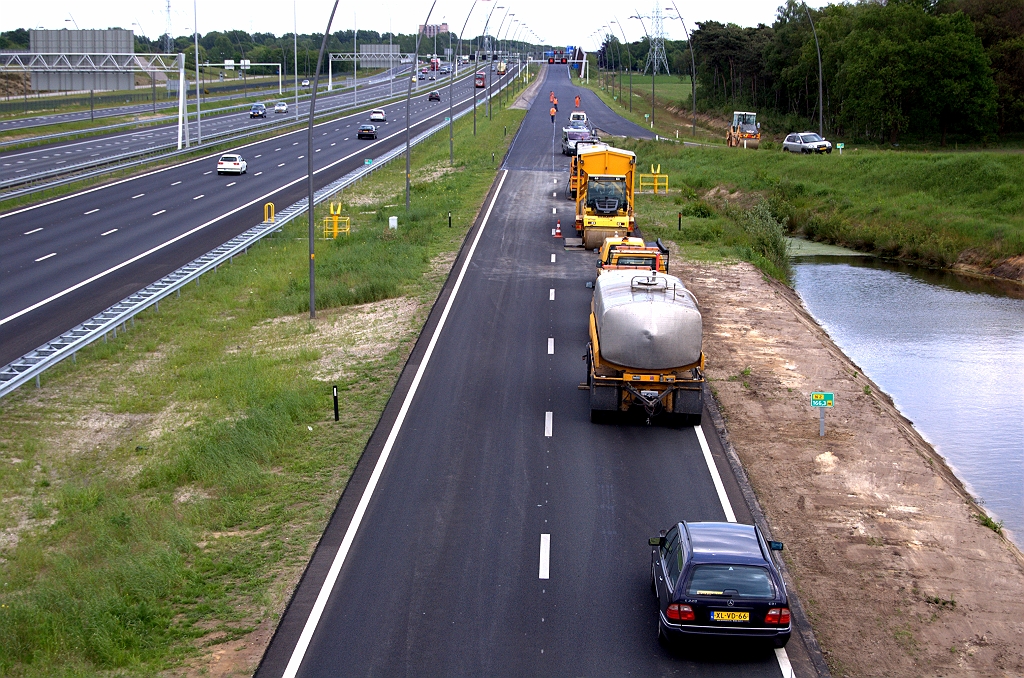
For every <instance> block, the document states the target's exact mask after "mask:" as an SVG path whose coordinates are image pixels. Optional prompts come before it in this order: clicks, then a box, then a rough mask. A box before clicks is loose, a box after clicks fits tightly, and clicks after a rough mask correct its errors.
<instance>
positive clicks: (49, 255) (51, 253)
mask: <svg viewBox="0 0 1024 678" xmlns="http://www.w3.org/2000/svg"><path fill="white" fill-rule="evenodd" d="M55 256H57V253H56V252H50V253H49V254H47V255H46V256H45V257H39V258H38V259H36V261H42V260H44V259H49V258H50V257H55Z"/></svg>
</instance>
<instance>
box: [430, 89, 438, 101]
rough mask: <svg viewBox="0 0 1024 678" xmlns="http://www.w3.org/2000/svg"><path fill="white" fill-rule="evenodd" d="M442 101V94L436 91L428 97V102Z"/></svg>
mask: <svg viewBox="0 0 1024 678" xmlns="http://www.w3.org/2000/svg"><path fill="white" fill-rule="evenodd" d="M440 100H441V93H440V92H438V91H437V90H436V89H435V90H434V91H433V92H431V93H430V94H428V95H427V101H440Z"/></svg>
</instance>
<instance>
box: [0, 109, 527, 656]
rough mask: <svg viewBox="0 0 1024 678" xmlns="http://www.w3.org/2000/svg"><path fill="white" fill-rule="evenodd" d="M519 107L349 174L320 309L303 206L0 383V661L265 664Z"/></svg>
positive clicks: (328, 247) (322, 256) (319, 251)
mask: <svg viewBox="0 0 1024 678" xmlns="http://www.w3.org/2000/svg"><path fill="white" fill-rule="evenodd" d="M523 116H524V112H523V111H504V110H496V111H495V114H494V120H493V121H492V122H490V123H489V122H488V121H487V119H486V118H485V117H483V116H480V117H478V121H477V124H478V129H479V132H478V135H477V136H476V137H474V136H473V134H472V121H471V120H469V119H468V118H463V119H462V120H461V121H459V122H458V123H457V125H456V129H457V134H456V140H455V154H456V165H455V167H454V168H450V167H448V139H447V134H444V133H439V134H437V135H436V136H435V137H434V138H433V139H431V140H429V141H427V142H425V143H424V144H423V145H421V146H419V147H417V148H415V149H414V150H413V168H414V173H413V189H412V209H411V210H410V212H408V213H406V212H405V210H404V195H403V193H402V191H403V190H404V174H405V172H404V170H405V167H404V162H402V161H401V160H397V161H395V162H393V163H391V164H390V165H388V166H387V167H384V168H382V169H381V170H379V171H378V172H377V173H376V174H374V175H372V176H371V177H369V178H367V179H366V180H364V181H362V182H360V183H359V184H357V185H356V186H354V187H352V188H351V189H349V190H347V191H345V192H344V194H343V195H342V196H340V197H341V199H342V201H343V203H344V205H345V210H346V213H348V214H350V215H351V216H352V218H353V232H352V234H351V236H348V237H345V236H340V237H339V238H338V239H337V240H328V241H324V240H320V241H318V242H317V246H316V262H317V291H318V295H317V297H318V306H319V307H320V308H319V310H318V319H317V320H316V321H314V322H310V321H309V320H308V316H307V315H306V314H307V304H308V286H307V284H308V283H307V278H306V276H307V261H308V255H307V242H306V240H305V232H306V226H305V224H304V223H303V222H302V220H296V221H294V222H292V223H290V224H288V225H287V226H286V227H285V228H284V230H283V232H282V233H279V234H277V235H276V237H274V238H270V239H267V240H264V241H263V242H262V243H261V244H259V245H257V246H256V247H254V248H252V249H251V250H250V251H249V253H248V254H247V255H245V256H241V257H237V258H235V260H234V263H233V264H232V265H227V266H222V267H220V269H219V271H217V272H216V273H213V274H209V275H207V276H205V277H203V278H202V280H201V282H200V283H199V284H198V285H191V286H189V287H188V288H186V289H185V290H183V292H182V294H181V297H180V299H177V298H173V297H171V298H168V299H166V300H165V301H164V302H163V303H161V305H160V311H159V313H157V312H155V311H152V310H151V311H147V312H146V313H144V314H142V316H140V317H139V318H138V319H137V321H136V323H135V326H134V328H133V329H131V330H130V331H128V332H127V333H124V334H121V333H119V335H118V337H117V339H116V340H112V341H110V342H109V343H104V342H100V343H97V344H94V345H92V346H91V347H89V348H87V349H85V350H82V351H80V352H79V353H78V361H77V364H71V363H70V362H65V363H64V364H62V365H61V366H59V367H57V368H55V369H53V370H50V371H49V372H47V373H46V374H45V375H43V378H42V389H39V390H37V389H35V388H34V387H33V386H26V387H23V388H22V389H20V390H19V391H17V392H16V393H14V394H12V395H10V396H8V397H7V398H5V399H4V400H2V401H0V488H2V490H3V496H4V502H3V503H2V504H0V529H2V533H0V534H2V535H3V537H2V541H0V674H2V675H10V676H72V675H73V676H78V675H124V674H131V675H151V674H156V673H159V672H164V671H169V670H172V671H175V672H176V671H179V670H183V669H185V668H189V670H192V671H198V672H200V673H202V672H205V671H206V670H207V668H208V667H209V665H210V656H211V654H212V653H213V652H214V651H215V650H218V649H224V652H221V653H219V655H220V658H219V659H218V661H220V662H222V663H223V662H225V661H227V662H235V663H236V664H237V665H234V668H235V669H237V670H240V671H246V670H251V669H252V668H253V666H254V663H255V661H257V660H258V659H259V656H260V653H261V652H262V650H261V647H260V645H259V643H258V642H257V643H256V651H255V654H253V651H252V650H251V649H249V650H246V649H245V648H247V647H248V648H251V647H252V642H253V641H252V639H253V638H255V637H257V636H254V635H251V634H252V633H253V630H254V629H262V631H263V635H262V636H261V637H262V638H263V642H266V639H267V638H268V637H269V630H272V628H273V625H274V624H275V623H276V619H277V616H278V615H279V614H280V612H281V611H282V610H283V606H284V604H285V602H286V601H287V599H288V596H289V595H290V592H291V589H292V587H293V586H294V585H295V583H296V582H297V580H298V577H299V575H300V573H301V571H302V568H303V567H304V565H305V562H306V560H307V558H308V556H309V555H310V553H311V551H312V548H313V547H314V545H315V544H316V541H317V539H318V538H319V535H320V533H321V530H322V529H323V527H324V525H325V522H326V520H327V519H328V517H329V516H330V514H331V511H332V510H333V507H334V505H335V502H336V501H337V498H338V496H339V494H340V492H341V490H342V489H343V488H344V486H345V483H346V482H347V480H348V477H349V474H350V473H351V470H352V469H353V467H354V465H355V463H356V462H357V460H358V458H359V455H360V454H361V452H362V449H363V447H364V445H365V443H366V440H367V439H368V437H369V435H370V433H371V432H372V430H373V427H374V426H375V424H376V421H377V419H378V417H379V415H380V412H381V411H382V409H383V407H384V405H385V404H386V402H387V399H388V397H389V395H390V393H391V391H392V389H393V386H394V383H395V381H396V379H397V377H398V374H399V372H400V370H401V368H402V365H403V363H404V360H405V358H406V356H407V355H408V353H409V351H410V350H411V347H412V345H413V342H414V341H415V339H416V336H417V334H418V332H419V329H420V327H421V325H422V322H423V321H424V319H425V318H426V315H427V314H428V312H429V309H430V305H431V304H432V302H433V300H434V299H435V298H436V295H437V293H438V292H439V290H440V288H441V286H442V285H443V282H444V280H445V277H446V273H447V269H448V266H450V264H451V262H452V260H453V259H454V257H455V254H456V252H457V250H458V248H459V246H460V245H461V242H462V240H463V238H464V236H465V233H466V231H467V229H468V228H469V226H470V225H471V224H472V221H473V219H474V217H475V215H476V213H477V211H478V209H479V207H480V205H481V202H482V200H483V198H484V196H485V194H486V192H487V190H488V188H489V187H490V185H491V182H492V180H493V177H494V169H495V168H494V166H493V165H492V161H491V153H492V152H493V153H495V155H496V157H497V158H499V159H500V158H501V157H502V155H503V153H504V150H505V148H506V147H507V145H508V143H509V142H510V141H511V139H512V138H513V135H514V132H515V130H516V129H517V128H518V125H519V123H520V122H521V121H522V118H523ZM505 126H507V128H508V134H507V136H505V135H504V133H503V128H504V127H505ZM325 207H326V206H325ZM449 210H451V212H452V215H453V221H454V223H453V227H452V228H449V227H448V221H447V214H448V211H449ZM324 212H325V209H324V208H321V209H319V210H318V218H319V217H321V216H322V215H323V213H324ZM390 215H398V217H399V224H400V225H399V228H398V230H397V232H389V231H388V230H387V217H388V216H390ZM318 226H319V224H318ZM354 304H368V305H364V306H359V307H353V306H352V305H354ZM333 384H337V385H338V387H339V390H340V394H341V403H340V406H341V412H340V417H341V421H340V423H335V422H334V421H333V416H332V411H331V386H332V385H333ZM242 642H245V645H242V644H241V643H242ZM242 650H245V651H244V652H243V651H242ZM236 651H238V652H236ZM247 653H248V654H247ZM221 668H223V665H221Z"/></svg>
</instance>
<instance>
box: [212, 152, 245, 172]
mask: <svg viewBox="0 0 1024 678" xmlns="http://www.w3.org/2000/svg"><path fill="white" fill-rule="evenodd" d="M246 167H248V165H247V164H246V162H245V159H244V158H243V157H242V156H240V155H238V154H236V153H225V154H224V155H222V156H220V160H218V161H217V174H225V173H229V174H230V173H232V172H234V173H236V174H245V169H246Z"/></svg>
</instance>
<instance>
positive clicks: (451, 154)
mask: <svg viewBox="0 0 1024 678" xmlns="http://www.w3.org/2000/svg"><path fill="white" fill-rule="evenodd" d="M474 9H476V0H473V1H472V3H471V4H470V6H469V11H468V12H466V20H465V21H464V22H462V30H461V31H459V53H458V54H453V55H452V61H453V63H452V66H453V68H452V77H451V79H450V80H449V81H448V162H449V163H451V164H452V165H454V164H455V136H454V135H455V131H454V129H453V127H452V126H453V125H454V124H455V121H454V119H453V118H452V97H453V92H454V91H455V76H456V75H458V73H459V66H458V63H459V57H460V55H461V54H462V36H463V35H465V33H466V26H468V25H469V17H470V16H471V15H472V14H473V10H474ZM471 91H472V92H473V136H476V81H475V78H474V82H473V89H472V90H471Z"/></svg>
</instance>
